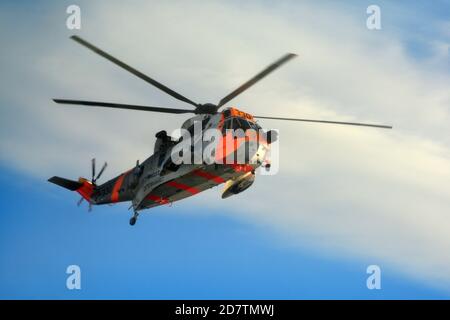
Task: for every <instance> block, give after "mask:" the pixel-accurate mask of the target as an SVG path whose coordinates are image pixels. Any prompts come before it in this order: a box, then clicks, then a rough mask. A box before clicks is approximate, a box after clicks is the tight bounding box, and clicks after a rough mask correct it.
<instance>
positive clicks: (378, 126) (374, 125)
mask: <svg viewBox="0 0 450 320" xmlns="http://www.w3.org/2000/svg"><path fill="white" fill-rule="evenodd" d="M253 118H258V119H271V120H288V121H303V122H315V123H331V124H343V125H350V126H362V127H375V128H383V129H392V126H387V125H382V124H370V123H360V122H343V121H327V120H311V119H295V118H277V117H263V116H253Z"/></svg>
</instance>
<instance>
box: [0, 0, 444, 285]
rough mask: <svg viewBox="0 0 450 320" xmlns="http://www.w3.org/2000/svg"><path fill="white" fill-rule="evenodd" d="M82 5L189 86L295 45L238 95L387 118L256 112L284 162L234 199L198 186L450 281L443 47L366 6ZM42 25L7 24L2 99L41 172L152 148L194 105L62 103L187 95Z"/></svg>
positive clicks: (148, 64) (326, 242)
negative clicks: (392, 29)
mask: <svg viewBox="0 0 450 320" xmlns="http://www.w3.org/2000/svg"><path fill="white" fill-rule="evenodd" d="M106 6H107V7H106ZM81 8H82V14H83V15H84V17H85V19H86V21H84V22H83V30H82V32H81V35H82V36H84V37H85V38H86V39H88V40H90V41H92V42H94V43H96V44H97V45H98V46H100V47H102V48H104V49H105V50H107V51H109V52H110V53H112V54H113V55H115V56H117V57H118V58H120V59H123V60H124V61H126V62H128V63H129V64H131V65H133V66H135V67H136V68H138V69H140V70H142V71H143V72H145V73H148V74H149V75H151V76H153V77H155V78H156V79H158V80H160V81H161V82H163V83H165V84H167V85H169V86H171V87H173V88H174V89H175V90H179V91H180V92H181V93H183V94H185V95H186V96H188V97H190V98H192V99H193V100H196V101H199V102H207V101H212V102H214V101H217V100H219V99H220V98H221V97H222V96H224V95H225V94H227V93H228V92H229V91H231V90H232V89H234V88H235V87H236V86H237V85H239V84H240V83H242V82H243V81H245V80H247V79H248V78H249V77H250V76H252V75H253V74H254V73H255V72H257V71H259V70H260V69H261V68H262V67H263V66H265V65H267V64H268V63H270V62H271V61H272V60H274V59H276V58H277V57H279V56H281V55H282V54H284V53H285V52H287V51H292V52H296V53H298V54H299V58H298V59H297V60H295V61H294V62H290V63H289V64H288V65H287V66H285V67H283V68H282V69H280V70H279V71H277V72H276V73H274V74H272V75H270V76H269V77H268V78H267V79H265V80H264V81H263V82H261V83H258V84H257V85H256V86H255V87H253V88H252V89H251V90H249V91H248V92H246V93H245V94H243V95H242V96H240V97H239V98H237V99H235V100H234V101H233V104H236V105H238V106H241V107H242V108H243V109H244V110H246V111H249V112H251V113H254V114H260V115H279V116H292V117H295V116H297V117H305V118H306V117H309V118H322V119H333V120H344V121H345V120H357V121H367V122H378V123H389V124H393V125H394V130H393V131H384V130H376V129H371V128H364V129H363V128H353V127H339V126H327V125H313V124H300V123H278V122H269V121H264V122H263V121H262V122H261V123H262V124H263V125H265V127H275V128H279V129H280V130H281V133H280V134H281V171H280V174H279V175H277V176H266V177H263V176H259V177H258V179H257V182H256V183H255V185H254V186H253V187H252V189H250V190H248V191H246V192H245V193H244V194H242V195H238V196H237V197H236V198H234V199H233V198H230V199H229V200H226V201H221V200H218V194H217V192H208V193H205V194H202V195H200V196H197V198H193V199H190V200H188V201H189V203H190V204H194V205H195V204H198V205H199V206H200V205H202V206H204V200H205V199H208V200H209V201H208V204H207V205H208V206H209V207H219V208H221V207H226V208H230V212H234V213H235V215H236V216H237V217H238V218H240V219H246V220H248V221H249V222H251V223H260V224H267V225H268V226H270V227H271V228H273V229H274V230H276V231H279V233H280V234H283V235H284V237H285V240H286V241H285V243H287V244H289V245H294V246H297V245H299V246H308V247H313V248H316V249H319V248H321V249H322V250H323V252H324V254H349V255H356V256H360V257H368V258H371V259H373V260H375V261H380V263H379V264H380V265H382V264H383V263H385V264H389V265H391V266H395V267H396V268H398V270H400V271H401V272H404V273H405V274H408V275H410V276H412V277H415V278H418V279H423V280H424V281H428V282H431V283H432V284H434V285H438V286H439V285H440V286H443V287H446V288H448V285H449V284H450V272H449V271H448V270H450V256H448V255H447V254H446V253H447V252H449V251H450V235H449V234H448V230H450V188H449V185H448V184H449V181H450V160H449V159H450V148H449V147H450V145H449V143H450V141H449V137H450V134H449V133H450V128H449V125H448V123H449V120H450V119H449V108H448V105H449V102H450V90H449V87H448V83H449V75H448V73H445V72H439V71H437V70H436V68H430V67H429V66H430V64H432V63H433V59H435V58H436V57H432V58H430V61H421V62H420V63H419V62H417V60H414V59H410V58H409V57H408V55H407V53H406V52H405V49H404V48H403V47H402V45H401V41H400V40H399V39H397V38H396V36H395V35H392V34H390V33H389V31H386V30H387V29H389V28H386V26H385V25H384V26H383V30H382V31H377V32H374V31H369V30H367V29H366V27H365V17H364V14H365V8H362V9H361V15H362V16H361V17H360V16H355V14H354V11H352V12H351V13H349V12H346V11H344V10H341V9H340V8H338V7H328V8H323V7H322V8H319V7H317V6H316V5H313V4H297V3H292V4H289V5H288V4H284V5H281V4H280V5H278V6H271V7H270V8H266V7H264V6H262V5H260V4H255V3H252V4H243V5H238V4H237V3H233V4H230V3H228V4H225V3H211V2H208V3H195V2H192V3H191V2H189V3H187V2H184V1H183V2H179V3H171V4H168V3H166V4H164V3H158V4H143V5H142V6H137V5H136V6H128V7H127V8H123V7H122V5H121V4H120V3H111V2H108V3H107V4H106V3H101V4H98V3H96V5H92V4H89V5H88V4H83V3H82V4H81ZM62 12H64V10H62ZM54 15H55V13H53V14H52V17H53V16H54ZM92 17H95V19H93V18H92ZM59 20H60V19H56V18H55V21H54V22H55V23H57V21H59ZM63 27H64V24H61V28H63ZM39 31H40V32H36V33H30V34H26V35H25V34H23V33H22V34H21V36H22V37H19V38H18V39H15V40H11V41H13V43H12V45H11V46H10V47H9V50H7V51H6V53H4V56H3V57H2V61H1V63H2V64H5V65H3V66H2V69H5V70H7V71H6V72H7V73H10V74H8V75H9V77H8V79H6V80H5V79H2V83H1V84H2V86H1V87H2V88H1V90H2V100H4V102H9V103H10V104H9V105H8V107H6V108H4V109H2V115H3V114H4V115H5V117H2V118H3V121H4V122H3V123H2V129H1V130H2V135H1V137H2V138H1V140H0V146H1V149H2V159H3V160H4V161H7V162H10V163H14V165H15V166H17V167H19V168H20V169H22V170H26V171H28V172H30V173H32V174H35V175H38V176H40V177H47V176H50V175H53V174H59V175H66V176H77V175H79V174H83V173H84V174H88V172H89V167H88V166H89V159H90V157H91V156H93V155H95V156H97V158H99V160H100V159H107V160H108V162H109V163H110V167H109V168H108V170H109V172H108V173H109V174H111V175H112V174H115V173H118V172H119V171H121V170H124V169H125V168H127V167H129V166H130V165H131V164H132V163H133V162H134V161H135V159H136V158H140V159H143V158H144V157H145V156H147V155H148V154H150V153H151V150H152V145H153V142H154V133H155V132H157V131H159V130H162V129H167V130H168V131H171V130H172V129H175V128H176V127H177V126H178V125H179V124H181V122H182V121H183V120H184V118H183V117H179V116H161V115H158V114H142V113H139V112H136V113H132V112H126V111H116V110H101V109H99V110H94V109H92V110H91V109H87V108H84V109H83V108H82V107H80V108H76V107H66V108H63V107H57V106H54V105H53V104H52V103H50V102H49V99H50V98H52V97H54V96H58V97H66V98H86V99H93V100H107V101H123V102H129V103H141V104H150V105H162V106H173V107H187V108H188V106H184V105H183V104H182V103H179V102H177V101H175V100H173V99H172V98H170V97H167V96H165V95H164V94H162V93H160V92H158V90H157V89H153V88H151V87H149V86H148V85H147V84H145V83H143V82H142V81H140V80H139V79H134V78H133V76H132V75H129V74H127V73H126V72H125V71H123V70H120V69H119V68H117V67H116V66H114V65H112V64H111V63H109V62H107V61H103V59H102V58H100V57H98V56H95V55H94V54H92V53H91V52H89V51H87V50H86V49H84V48H82V47H81V46H79V45H77V44H75V43H73V42H72V41H70V40H68V39H67V34H65V30H60V31H57V32H56V31H55V34H56V36H55V35H54V33H53V32H52V33H51V32H50V31H49V30H47V29H45V30H39ZM5 36H6V35H5V34H3V35H2V37H5ZM23 37H26V39H25V38H23ZM30 37H31V38H33V39H29V38H30ZM8 39H10V38H9V37H8ZM28 40H29V41H28ZM436 43H439V42H438V41H437V42H436ZM439 48H440V47H439V46H437V49H439ZM30 49H33V50H32V51H31V52H32V53H23V52H30ZM18 52H20V54H18ZM440 54H442V50H441V49H439V50H436V56H437V55H440ZM13 58H14V60H13ZM8 85H9V86H8ZM19 85H20V86H19ZM24 92H25V93H26V94H24ZM9 106H11V107H9ZM2 108H3V107H2ZM11 108H14V109H16V110H14V109H11ZM5 119H9V121H5ZM36 155H39V156H38V157H37V156H36ZM31 158H32V159H33V164H32V165H30V162H29V159H31ZM110 169H111V170H110ZM200 202H201V204H200ZM237 203H239V206H237ZM237 207H239V208H237ZM231 209H232V210H231Z"/></svg>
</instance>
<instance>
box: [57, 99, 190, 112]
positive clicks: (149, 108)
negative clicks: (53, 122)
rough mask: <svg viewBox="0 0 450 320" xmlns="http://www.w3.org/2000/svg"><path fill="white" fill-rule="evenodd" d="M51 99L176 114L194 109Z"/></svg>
mask: <svg viewBox="0 0 450 320" xmlns="http://www.w3.org/2000/svg"><path fill="white" fill-rule="evenodd" d="M53 101H55V102H56V103H62V104H75V105H83V106H92V107H106V108H116V109H128V110H140V111H153V112H163V113H177V114H181V113H194V110H185V109H171V108H163V107H150V106H139V105H132V104H122V103H111V102H99V101H84V100H66V99H53Z"/></svg>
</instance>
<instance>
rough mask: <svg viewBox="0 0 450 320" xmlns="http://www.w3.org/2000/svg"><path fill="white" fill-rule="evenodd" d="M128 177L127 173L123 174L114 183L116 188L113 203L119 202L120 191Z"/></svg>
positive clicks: (112, 196)
mask: <svg viewBox="0 0 450 320" xmlns="http://www.w3.org/2000/svg"><path fill="white" fill-rule="evenodd" d="M126 175H127V173H124V174H122V175H121V176H120V177H119V178H118V179H117V180H116V182H115V183H114V188H113V191H112V193H111V202H117V201H119V189H120V187H121V186H122V184H123V179H124V178H125V176H126Z"/></svg>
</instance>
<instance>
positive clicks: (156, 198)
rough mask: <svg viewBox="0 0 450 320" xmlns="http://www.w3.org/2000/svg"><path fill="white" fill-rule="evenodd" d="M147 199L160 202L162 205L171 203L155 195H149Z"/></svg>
mask: <svg viewBox="0 0 450 320" xmlns="http://www.w3.org/2000/svg"><path fill="white" fill-rule="evenodd" d="M145 198H146V199H148V200H151V201H154V202H158V203H160V204H166V203H169V199H167V198H163V197H160V196H157V195H155V194H149V195H147V196H146V197H145Z"/></svg>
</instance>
